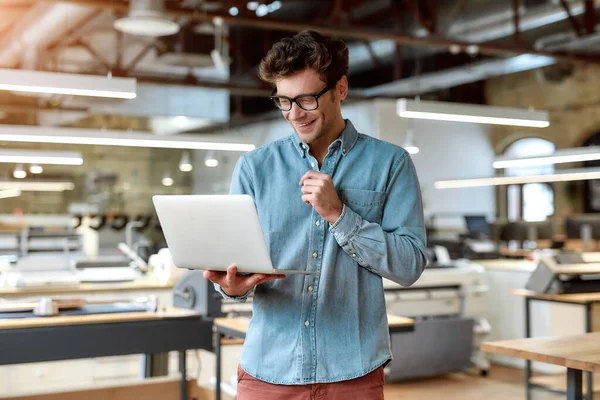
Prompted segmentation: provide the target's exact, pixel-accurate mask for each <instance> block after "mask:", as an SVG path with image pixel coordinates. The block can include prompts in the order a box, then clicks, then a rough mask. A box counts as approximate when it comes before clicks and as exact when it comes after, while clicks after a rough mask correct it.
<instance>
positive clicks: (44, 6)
mask: <svg viewBox="0 0 600 400" xmlns="http://www.w3.org/2000/svg"><path fill="white" fill-rule="evenodd" d="M97 12H98V11H97V10H96V9H94V8H92V7H86V6H82V5H79V4H70V3H44V2H41V3H37V4H35V5H34V6H33V7H32V8H31V9H30V10H29V11H28V12H27V13H26V14H25V15H24V16H23V18H21V20H20V21H19V22H18V23H16V24H14V27H13V28H12V29H11V31H10V32H9V33H7V34H6V36H5V39H4V40H2V41H1V42H0V67H4V68H16V67H19V66H22V67H25V68H27V69H34V68H35V66H36V65H35V64H37V58H38V56H39V52H40V51H41V50H44V49H46V48H47V47H48V46H50V45H52V44H53V43H56V42H57V41H58V40H59V39H60V38H61V37H63V36H64V35H66V34H68V33H69V32H70V31H71V30H73V29H74V28H75V27H77V26H78V24H80V23H81V22H82V21H84V20H85V19H86V18H90V17H91V16H93V15H94V14H95V13H97Z"/></svg>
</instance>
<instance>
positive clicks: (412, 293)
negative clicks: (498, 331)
mask: <svg viewBox="0 0 600 400" xmlns="http://www.w3.org/2000/svg"><path fill="white" fill-rule="evenodd" d="M429 260H430V262H429V264H428V266H427V268H426V269H425V271H424V272H423V274H422V275H421V277H420V278H419V280H418V281H417V282H416V283H415V284H413V285H412V286H411V287H408V288H404V287H402V286H400V285H398V284H396V283H394V282H392V281H389V280H387V279H384V281H383V286H384V290H385V296H386V306H387V310H388V313H390V314H393V315H402V316H406V317H411V318H414V319H415V331H414V332H413V333H409V334H406V333H404V334H402V335H394V336H392V352H393V354H394V361H393V362H392V363H390V365H389V366H388V367H387V368H386V376H387V377H388V379H392V380H393V379H408V378H416V377H424V376H431V375H436V374H442V373H446V372H453V371H460V370H463V369H465V368H468V367H471V366H475V367H476V368H477V369H478V370H479V372H480V373H481V374H482V375H486V374H487V371H488V369H489V366H490V364H489V361H488V360H487V359H486V358H485V357H484V356H483V355H482V354H481V353H480V352H479V343H480V342H481V341H483V339H484V338H485V336H487V335H488V334H489V333H490V331H491V328H490V325H489V323H488V322H487V320H486V319H485V318H484V317H483V316H484V315H485V314H486V305H487V301H486V296H487V291H488V288H487V286H486V283H485V276H484V272H485V270H484V268H483V267H481V266H478V265H475V264H472V263H471V262H470V261H468V260H449V259H447V260H445V261H444V262H443V263H439V262H435V261H431V260H432V258H429ZM433 260H435V258H434V259H433Z"/></svg>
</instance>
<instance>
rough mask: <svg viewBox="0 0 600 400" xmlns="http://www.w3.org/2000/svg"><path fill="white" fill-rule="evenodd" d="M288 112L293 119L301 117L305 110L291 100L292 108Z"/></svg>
mask: <svg viewBox="0 0 600 400" xmlns="http://www.w3.org/2000/svg"><path fill="white" fill-rule="evenodd" d="M289 112H290V118H291V119H293V120H294V119H298V118H300V117H302V116H303V114H304V112H305V111H304V110H303V109H301V108H300V106H299V105H298V104H296V102H293V103H292V108H291V110H290V111H289Z"/></svg>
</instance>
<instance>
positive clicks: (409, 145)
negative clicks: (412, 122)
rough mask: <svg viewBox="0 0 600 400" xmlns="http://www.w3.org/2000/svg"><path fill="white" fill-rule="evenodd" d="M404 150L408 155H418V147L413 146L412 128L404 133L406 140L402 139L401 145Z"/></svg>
mask: <svg viewBox="0 0 600 400" xmlns="http://www.w3.org/2000/svg"><path fill="white" fill-rule="evenodd" d="M402 147H403V148H404V150H406V151H408V154H411V155H412V154H418V153H419V147H417V145H416V144H415V139H414V131H413V129H412V128H408V130H407V131H406V138H405V139H404V144H403V145H402Z"/></svg>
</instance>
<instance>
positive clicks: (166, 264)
mask: <svg viewBox="0 0 600 400" xmlns="http://www.w3.org/2000/svg"><path fill="white" fill-rule="evenodd" d="M148 264H149V265H150V267H152V269H153V271H154V272H153V274H154V276H155V277H156V278H157V279H158V281H159V282H160V283H161V284H162V285H166V284H168V283H174V282H177V281H178V280H179V278H181V276H182V275H183V273H184V270H182V269H181V268H177V267H176V266H175V264H173V258H172V257H171V252H170V251H169V249H168V248H164V249H160V250H159V251H158V253H157V254H153V255H151V256H150V259H149V260H148Z"/></svg>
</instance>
